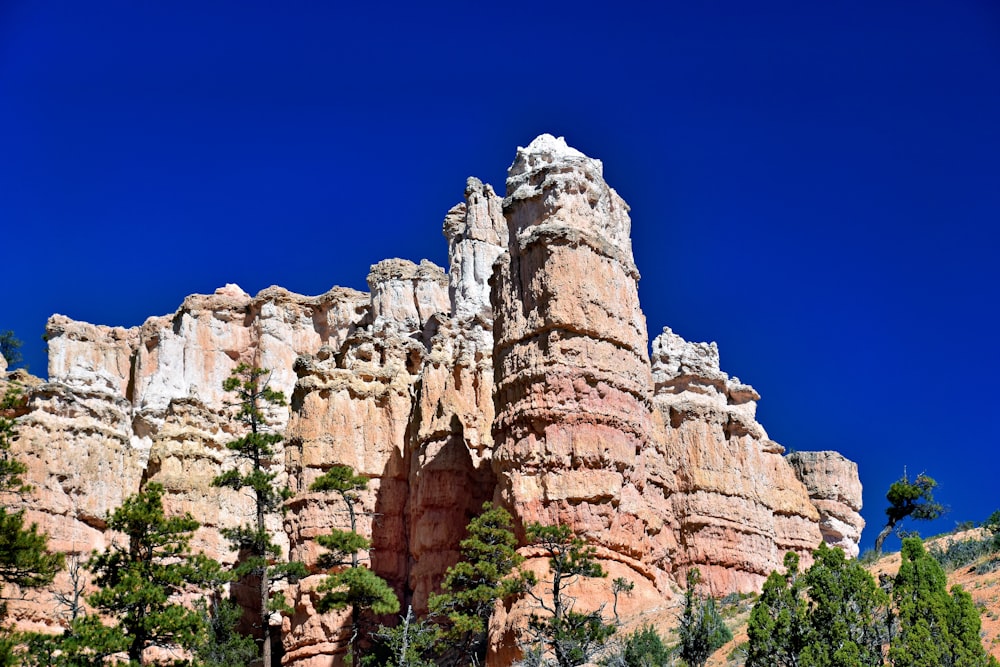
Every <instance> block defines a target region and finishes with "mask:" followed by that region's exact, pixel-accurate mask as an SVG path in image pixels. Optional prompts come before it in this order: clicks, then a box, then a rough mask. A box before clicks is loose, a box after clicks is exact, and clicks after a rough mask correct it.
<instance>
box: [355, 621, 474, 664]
mask: <svg viewBox="0 0 1000 667" xmlns="http://www.w3.org/2000/svg"><path fill="white" fill-rule="evenodd" d="M438 637H439V633H438V627H437V625H435V624H433V623H430V622H428V621H427V620H426V619H421V620H419V621H418V620H417V619H416V618H415V617H414V616H413V608H412V607H407V608H406V615H405V616H403V617H401V618H400V623H399V624H398V625H396V626H395V627H392V628H387V627H386V626H384V625H383V626H380V627H379V630H378V631H377V632H376V633H375V639H376V641H377V642H379V644H380V646H379V647H378V648H379V650H378V651H372V652H371V653H369V654H368V655H366V656H365V657H364V658H362V660H361V664H362V665H366V666H371V667H382V666H383V665H393V666H394V667H435V665H438V664H440V663H436V662H434V661H431V660H428V659H427V658H426V657H425V656H428V655H430V654H432V653H433V652H434V649H435V643H436V642H437V640H438ZM464 664H469V663H464Z"/></svg>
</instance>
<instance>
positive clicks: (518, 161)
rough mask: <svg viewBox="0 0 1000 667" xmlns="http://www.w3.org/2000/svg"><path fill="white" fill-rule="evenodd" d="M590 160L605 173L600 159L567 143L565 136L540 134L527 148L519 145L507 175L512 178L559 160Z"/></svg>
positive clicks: (598, 169)
mask: <svg viewBox="0 0 1000 667" xmlns="http://www.w3.org/2000/svg"><path fill="white" fill-rule="evenodd" d="M580 161H585V162H589V163H590V164H591V165H592V166H593V167H594V168H595V169H596V170H597V172H598V174H601V175H603V173H604V165H603V164H602V163H601V161H600V160H595V159H594V158H591V157H587V156H586V155H584V154H583V153H581V152H580V151H578V150H576V149H575V148H573V147H572V146H570V145H569V144H567V143H566V139H564V138H563V137H553V136H552V135H551V134H540V135H538V136H537V137H535V139H534V141H532V142H531V143H530V144H528V147H527V148H524V147H521V146H518V147H517V156H516V157H515V158H514V163H513V164H512V165H510V169H508V170H507V177H508V178H511V177H514V176H518V175H520V174H524V173H526V172H529V171H532V170H534V169H538V168H539V167H543V166H546V165H550V164H556V163H558V162H580Z"/></svg>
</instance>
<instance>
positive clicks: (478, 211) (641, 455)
mask: <svg viewBox="0 0 1000 667" xmlns="http://www.w3.org/2000/svg"><path fill="white" fill-rule="evenodd" d="M506 186H507V189H506V196H505V197H504V198H503V199H501V198H500V197H499V196H497V194H496V193H495V192H494V191H493V189H492V188H491V187H490V186H489V185H486V184H483V183H482V182H480V181H478V180H476V179H474V178H470V179H469V180H468V181H467V183H466V188H465V198H464V201H463V202H462V203H460V204H458V205H456V206H455V207H453V208H452V209H451V210H450V211H448V213H447V215H446V217H445V220H444V235H445V238H446V239H447V243H448V258H449V264H450V266H449V270H448V271H447V272H446V271H445V270H444V269H442V268H440V267H438V266H435V265H434V264H432V263H430V262H427V261H423V262H421V263H419V264H416V263H413V262H410V261H407V260H401V259H389V260H385V261H382V262H379V263H378V264H375V265H374V266H372V267H371V271H370V273H369V275H368V288H369V291H368V292H367V293H365V292H358V291H354V290H349V289H343V288H334V289H332V290H330V291H329V292H327V293H326V294H323V295H320V296H316V297H308V296H301V295H297V294H292V293H290V292H288V291H286V290H283V289H281V288H278V287H271V288H268V289H266V290H263V291H262V292H260V293H259V294H257V295H256V296H253V297H251V296H250V295H249V294H247V293H246V292H244V291H243V290H242V289H240V288H239V287H237V286H235V285H227V286H225V287H223V288H220V289H219V290H216V292H215V293H214V294H211V295H193V296H190V297H188V298H187V299H185V300H184V302H183V304H182V305H181V307H180V308H179V309H178V310H177V312H176V313H174V314H173V315H169V316H162V317H152V318H150V319H149V320H147V321H146V322H145V323H144V324H143V325H142V326H140V327H132V328H112V327H104V326H95V325H91V324H86V323H82V322H74V321H72V320H70V319H68V318H65V317H62V316H58V315H56V316H53V317H52V319H51V320H50V321H49V326H48V336H49V346H50V360H49V381H48V382H41V381H37V382H34V383H31V386H30V387H28V388H27V390H26V396H25V400H24V404H23V405H22V407H21V408H19V410H18V429H19V434H20V437H19V439H18V440H17V442H16V444H15V451H14V454H15V455H16V456H17V457H18V458H20V459H21V460H23V461H25V462H26V463H27V464H28V466H29V473H28V475H27V477H28V481H29V482H30V483H31V484H33V485H34V487H35V489H36V496H35V498H33V499H30V500H28V501H26V505H25V506H26V507H27V508H28V512H29V519H30V520H32V521H37V522H38V523H39V524H40V526H41V527H42V529H43V530H45V531H47V532H48V533H49V534H50V536H51V540H52V545H53V546H54V547H55V548H57V549H60V550H65V551H70V552H76V553H86V552H89V551H90V550H91V549H95V548H96V549H100V548H103V547H104V546H105V545H106V543H107V540H108V539H110V536H109V535H107V534H106V532H105V529H106V525H105V519H106V517H107V515H108V514H109V513H110V512H111V511H112V510H113V509H114V508H115V507H117V506H118V505H119V504H120V503H121V501H122V500H123V499H124V498H125V497H126V496H128V495H129V494H131V493H134V492H136V491H138V490H139V489H140V488H142V487H143V485H144V484H147V483H149V482H151V481H155V482H159V483H162V484H164V486H165V487H166V489H167V497H166V499H165V500H166V505H167V509H168V511H169V512H184V511H188V512H191V513H192V514H193V515H195V516H196V517H198V518H199V519H200V520H201V521H202V522H203V526H202V528H201V529H200V530H199V531H198V533H197V535H196V537H195V540H194V543H193V545H194V546H195V548H197V549H202V550H204V551H205V552H206V553H208V554H209V555H211V556H213V557H215V558H218V559H220V560H221V561H223V562H232V561H233V560H234V559H235V557H236V554H234V553H232V551H231V549H230V548H229V545H228V543H227V542H226V541H225V540H224V539H222V537H221V533H220V529H221V528H225V527H228V526H235V525H239V524H241V523H243V522H244V521H245V520H246V518H247V515H248V512H249V505H248V501H247V500H246V499H245V498H241V497H239V496H237V495H236V494H234V493H232V492H230V491H228V490H220V489H216V488H213V487H212V486H211V480H212V479H213V478H214V477H215V476H216V475H218V474H219V473H220V472H223V471H224V470H227V469H229V468H230V467H231V466H233V465H235V463H234V461H233V459H232V457H231V456H230V455H229V452H228V450H226V448H225V443H226V442H227V441H229V440H231V439H233V438H234V437H236V436H238V435H239V433H237V428H238V426H237V425H236V424H235V423H234V422H233V420H232V419H231V417H230V415H229V411H228V408H227V406H226V399H227V397H226V396H225V395H224V392H223V391H222V382H223V380H224V379H225V378H226V377H227V376H228V375H229V373H230V371H231V370H232V369H233V368H234V367H235V366H236V365H237V364H238V363H241V362H244V363H248V364H251V365H254V366H259V367H264V368H268V369H270V370H271V375H270V383H271V386H272V387H273V388H275V389H279V390H281V391H283V392H285V394H286V396H288V397H289V398H290V402H289V405H288V406H287V407H284V408H281V409H277V410H273V411H272V412H271V413H270V414H269V415H268V416H269V421H270V422H271V423H272V424H273V425H274V426H275V428H278V429H281V430H282V431H284V434H285V442H284V444H283V450H282V451H281V453H280V455H279V457H278V460H277V461H275V462H274V471H275V472H277V473H278V475H279V480H280V481H287V483H288V485H289V487H290V488H291V490H292V492H293V496H292V497H291V499H290V500H289V501H288V503H287V508H286V509H287V512H286V514H285V516H284V518H283V519H275V520H274V522H273V523H272V525H271V530H272V531H273V532H274V533H275V537H276V541H277V542H278V543H279V544H282V545H283V547H284V548H285V550H286V551H287V553H288V554H289V556H290V558H292V559H294V560H299V561H303V562H304V563H305V564H306V565H307V566H308V567H309V568H310V574H309V576H307V577H305V578H304V579H302V580H301V581H299V582H296V583H295V584H294V585H291V586H290V587H289V589H288V591H287V597H288V599H289V600H290V601H291V603H292V605H293V612H292V613H291V614H290V615H288V616H286V617H284V618H283V619H281V623H282V641H283V645H284V657H283V659H282V660H283V664H285V665H289V666H295V667H319V666H320V665H323V666H324V667H325V666H327V665H330V664H334V665H336V664H340V662H341V661H342V656H343V653H344V650H345V647H346V642H345V639H346V634H345V633H346V632H347V627H348V626H347V624H346V622H347V616H346V614H345V613H330V614H322V615H321V614H318V613H317V612H316V609H315V604H316V599H317V593H316V588H317V586H318V585H319V583H320V582H321V581H322V579H323V573H322V572H320V571H319V569H318V566H317V558H318V556H319V552H320V547H319V546H318V543H317V540H316V538H317V537H318V536H319V535H322V534H324V533H327V532H329V531H330V530H331V529H333V528H340V529H345V528H347V527H348V525H349V523H348V517H347V513H346V511H345V508H344V507H343V506H342V504H341V501H340V499H339V498H338V497H336V496H335V495H334V494H318V493H315V492H312V491H310V490H309V487H310V484H311V483H312V482H313V481H314V480H315V479H316V478H317V477H318V476H319V475H321V474H323V473H324V472H325V471H327V470H328V469H329V468H330V467H331V466H333V465H337V464H342V465H349V466H351V467H352V468H354V469H355V470H356V471H357V472H358V473H360V474H362V475H364V476H365V477H367V478H368V479H369V485H368V489H367V491H365V492H364V493H363V494H361V498H360V501H359V505H358V511H359V525H358V529H359V531H360V532H362V533H363V534H365V535H366V536H369V537H370V538H371V540H372V550H371V552H370V553H368V554H363V555H362V556H363V558H364V561H365V562H366V563H368V564H369V565H370V566H371V567H372V569H373V570H375V571H376V572H377V573H378V574H379V575H380V576H382V577H384V578H385V579H386V580H387V581H389V583H390V584H391V585H392V586H393V587H394V589H395V590H396V592H397V594H398V595H399V597H400V600H401V601H402V603H403V606H404V608H405V607H406V606H407V605H412V607H413V608H414V610H415V611H417V612H418V613H420V612H422V611H423V610H425V609H426V606H427V600H428V597H429V596H430V595H431V594H433V593H434V592H435V591H436V590H437V588H438V586H439V585H440V582H441V579H442V577H443V575H444V572H445V570H446V569H447V567H448V566H450V565H451V564H452V563H454V562H455V561H456V560H457V558H458V557H459V542H460V541H461V539H462V538H463V537H464V527H465V526H466V524H467V523H468V521H469V520H470V518H471V517H473V516H474V515H475V514H477V513H478V511H479V509H480V507H481V506H482V504H483V502H484V501H487V500H492V501H493V502H496V503H499V504H501V505H503V506H504V507H506V508H507V509H509V510H510V511H511V513H512V514H513V515H514V517H515V521H516V525H517V531H518V534H519V536H520V537H521V538H522V539H523V538H524V534H525V532H524V529H525V527H526V526H527V525H528V524H530V523H532V522H536V521H537V522H540V523H543V524H563V525H567V526H569V527H571V528H572V529H573V530H574V531H575V532H576V533H577V534H579V535H580V536H582V537H583V538H584V539H586V540H587V541H588V542H589V543H590V544H591V545H593V546H594V547H595V549H596V552H597V557H598V559H599V561H600V562H601V564H602V566H603V567H604V568H605V569H606V570H607V571H608V573H609V579H608V580H600V581H598V582H596V583H593V584H591V585H589V586H581V587H579V588H577V589H574V590H573V591H572V594H573V595H574V597H576V599H577V604H578V605H579V608H580V609H584V608H591V609H593V608H596V607H597V606H599V605H600V604H602V603H607V602H609V601H610V597H611V593H610V586H609V584H608V581H609V580H611V579H614V578H616V577H624V578H626V579H628V580H630V581H632V582H633V583H634V584H635V588H634V590H633V593H632V595H631V596H630V597H628V598H625V599H623V600H621V601H620V602H619V606H618V611H619V612H620V613H621V614H622V616H623V617H625V618H629V617H634V618H639V617H641V615H642V614H644V613H647V612H650V611H654V610H656V609H657V608H665V607H669V606H672V605H673V603H674V596H675V595H676V591H677V584H679V583H682V582H683V581H684V575H685V572H686V571H687V569H689V568H690V567H695V566H696V567H698V568H699V569H700V570H701V572H702V574H703V577H704V579H705V581H706V584H707V586H708V587H709V588H710V589H711V590H712V591H713V592H714V593H715V594H720V595H721V594H725V593H729V592H733V591H748V590H753V589H755V588H757V587H759V586H760V584H761V583H762V582H763V580H764V578H765V577H766V576H767V574H768V572H769V571H770V570H771V569H774V568H776V567H778V566H779V565H780V563H781V559H782V556H783V553H784V552H785V551H786V550H789V549H791V550H794V551H797V552H799V553H801V554H803V555H805V556H808V553H809V552H810V551H811V550H812V549H813V548H814V547H815V546H816V545H817V544H818V543H819V542H820V540H821V539H822V540H826V541H827V542H829V543H831V544H836V545H838V546H842V547H843V548H844V549H845V550H846V551H847V552H848V553H851V554H856V553H857V541H858V539H859V536H860V531H861V528H862V526H863V522H862V521H861V520H860V516H859V515H858V514H857V513H858V511H859V509H860V499H861V495H860V483H859V482H858V476H857V467H856V466H855V465H854V464H853V463H851V462H850V461H847V460H846V459H844V458H843V457H841V456H840V455H838V454H836V453H834V452H818V453H812V454H810V453H797V454H795V455H792V456H790V457H787V458H786V457H784V456H782V454H783V451H784V450H783V448H782V447H781V445H778V444H777V443H775V442H773V441H772V440H770V439H769V438H768V436H767V433H766V432H765V430H764V428H763V427H762V426H761V425H760V424H759V423H758V422H757V420H756V414H755V408H756V402H757V400H758V399H759V398H760V397H759V396H758V395H757V393H756V391H754V389H753V388H752V387H750V386H749V385H746V384H743V383H742V382H740V381H739V380H738V379H737V378H730V377H729V376H728V375H727V374H726V373H724V372H723V371H722V370H721V369H720V366H719V354H718V349H717V348H716V347H715V344H714V343H712V344H707V343H690V342H688V341H685V340H684V339H682V338H681V337H680V336H678V335H676V334H674V333H673V332H672V331H671V330H670V329H664V330H663V333H662V334H661V335H660V336H658V337H657V338H656V340H655V341H653V344H652V350H653V352H652V357H650V355H649V353H648V349H649V348H648V346H649V338H648V334H647V329H646V322H645V317H644V315H643V313H642V309H641V307H640V304H639V299H638V292H637V281H638V279H639V273H638V271H637V269H636V266H635V263H634V260H633V256H632V248H631V240H630V233H631V221H630V218H629V215H628V211H629V209H628V206H627V205H626V204H625V202H624V201H622V199H621V197H619V196H618V194H617V193H616V192H615V191H614V190H613V189H612V188H611V187H610V186H609V185H608V184H607V183H606V182H605V181H604V177H603V169H602V165H601V163H600V161H598V160H595V159H592V158H589V157H587V156H586V155H584V154H582V153H580V152H579V151H577V150H575V149H573V148H571V147H569V146H568V145H567V144H566V143H565V141H563V140H562V139H557V138H555V137H552V136H549V135H542V136H540V137H538V138H537V139H535V140H534V141H533V142H531V143H530V144H529V145H528V146H527V147H526V148H519V149H518V151H517V156H516V158H515V160H514V163H513V165H512V166H511V168H510V171H509V175H508V179H507V183H506ZM5 366H6V363H5V362H3V361H2V359H0V373H2V374H3V375H4V376H6V375H9V374H8V373H6V369H5ZM23 379H24V378H22V380H23ZM522 552H523V553H524V555H525V556H526V557H527V559H528V561H527V565H528V567H530V568H532V569H534V570H535V571H537V572H539V573H542V572H543V571H544V569H545V567H546V566H545V559H544V558H542V557H540V553H539V552H536V551H534V550H533V549H532V548H531V546H530V545H526V544H525V545H523V546H522ZM66 585H67V584H66V582H65V581H57V582H56V584H55V588H56V589H59V588H60V587H62V588H63V589H65V587H66ZM12 612H13V613H12V617H13V618H14V620H15V621H17V622H18V623H19V624H20V625H22V626H23V627H44V626H46V624H48V625H49V626H50V629H53V630H54V629H55V627H54V624H57V623H58V621H57V620H56V619H53V618H52V617H51V615H49V616H46V610H45V607H44V605H43V606H38V605H37V604H35V605H34V606H32V604H31V603H27V604H15V605H12ZM524 616H525V607H524V605H514V606H513V607H512V608H511V609H509V610H508V609H505V610H504V611H503V612H502V613H500V614H499V616H498V618H497V619H496V621H495V623H494V626H493V628H492V630H491V631H492V637H491V646H492V651H491V657H490V661H491V664H493V665H507V664H510V662H511V661H512V660H513V658H514V656H515V655H516V650H515V649H514V646H513V640H514V638H515V637H516V636H517V634H518V632H519V631H520V629H521V628H523V627H524Z"/></svg>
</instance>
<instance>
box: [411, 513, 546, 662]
mask: <svg viewBox="0 0 1000 667" xmlns="http://www.w3.org/2000/svg"><path fill="white" fill-rule="evenodd" d="M511 524H512V519H511V516H510V514H509V513H508V512H507V511H506V510H505V509H503V508H502V507H494V506H493V505H492V504H491V503H485V504H484V505H483V511H482V513H481V514H479V515H478V516H476V517H475V518H473V519H472V521H470V522H469V525H468V527H467V529H466V530H467V536H466V538H465V539H464V540H462V541H461V543H460V545H459V546H460V548H461V552H462V557H461V560H460V561H459V562H458V563H455V564H454V565H452V566H451V567H450V568H448V570H447V572H445V577H444V581H443V582H442V584H441V589H442V591H443V592H442V593H440V594H438V595H432V596H431V598H430V601H429V607H430V610H431V613H432V614H434V615H440V616H444V617H445V618H446V619H447V620H446V621H445V623H444V625H445V630H444V635H443V637H442V639H443V642H442V645H443V647H444V648H443V650H442V653H443V658H442V660H441V661H440V662H441V664H444V665H459V664H461V665H470V664H471V665H481V664H484V663H485V659H486V649H487V643H486V632H487V629H488V627H489V621H490V617H491V616H492V615H493V610H494V608H495V607H496V603H497V601H498V600H504V599H506V598H509V597H511V596H513V595H516V594H518V593H521V592H523V591H524V590H525V589H526V588H527V586H528V584H529V582H530V577H529V576H528V575H527V574H525V573H521V572H519V571H517V569H518V567H519V566H520V565H521V563H522V562H523V561H524V558H523V557H522V556H521V555H520V554H519V553H517V538H516V537H515V536H514V531H513V530H512V529H511Z"/></svg>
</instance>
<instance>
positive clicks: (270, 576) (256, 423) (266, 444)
mask: <svg viewBox="0 0 1000 667" xmlns="http://www.w3.org/2000/svg"><path fill="white" fill-rule="evenodd" d="M269 378H270V372H269V371H267V370H265V369H262V368H252V367H250V366H248V365H247V364H239V365H238V366H237V367H236V368H234V369H233V371H232V373H231V374H230V376H229V377H228V378H226V380H225V381H224V382H223V383H222V388H223V389H224V390H225V391H227V392H231V393H234V394H235V395H236V402H235V404H234V407H236V409H237V410H236V419H237V420H238V421H239V422H241V423H242V424H243V425H244V426H245V427H246V428H247V432H246V433H245V434H244V435H243V436H242V437H240V438H237V439H235V440H233V441H231V442H229V443H228V444H227V445H226V447H227V448H228V449H229V450H230V451H232V452H233V453H234V454H235V456H236V458H237V459H238V460H239V461H240V462H241V463H242V465H241V466H240V467H239V468H234V469H232V470H228V471H226V472H224V473H223V474H221V475H219V476H218V477H216V478H215V479H214V480H212V484H213V485H214V486H218V487H224V488H229V489H233V490H235V491H240V490H243V489H249V490H250V491H251V493H252V495H253V498H254V514H255V516H254V520H253V522H252V523H249V524H244V525H242V526H239V527H237V528H226V529H224V530H223V531H222V532H223V534H224V535H225V536H226V537H227V538H228V539H229V541H230V542H231V543H232V544H233V546H234V547H235V548H236V549H237V550H238V551H239V552H240V553H241V555H244V554H245V555H246V557H244V558H242V559H241V561H240V563H239V564H238V565H237V567H236V568H235V569H234V574H235V576H236V577H237V578H239V579H241V580H245V581H250V582H253V584H254V587H255V588H256V590H257V600H258V604H259V605H260V614H259V619H258V622H259V627H260V630H261V633H262V640H261V657H262V658H263V660H264V667H271V665H272V662H273V661H272V656H271V654H272V650H271V627H270V618H271V613H272V612H273V611H286V610H287V605H286V604H285V601H284V598H283V597H282V596H281V594H280V593H275V592H274V591H273V590H272V588H273V585H274V583H275V582H277V581H280V580H282V579H287V578H295V577H299V576H304V575H305V574H306V570H305V566H304V565H302V564H301V563H296V562H291V563H282V562H280V559H281V548H280V547H278V545H276V544H275V543H274V541H273V540H272V539H271V535H270V533H269V532H268V530H267V526H266V518H267V516H268V515H271V514H274V513H276V512H280V511H281V510H282V507H283V503H284V501H285V500H287V499H288V497H289V496H290V495H291V492H290V491H289V490H288V488H287V487H281V486H278V484H277V482H276V481H275V479H276V477H277V473H274V472H269V471H268V468H269V467H270V466H271V464H272V463H273V458H274V456H275V455H276V453H277V452H276V449H275V446H276V445H277V444H278V443H279V442H281V440H282V436H281V434H280V433H275V432H272V431H269V430H268V424H267V419H266V417H265V415H264V410H265V409H266V408H267V407H268V406H283V405H285V396H284V394H282V393H281V392H280V391H275V390H274V389H271V388H270V387H269V386H268V380H269Z"/></svg>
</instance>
